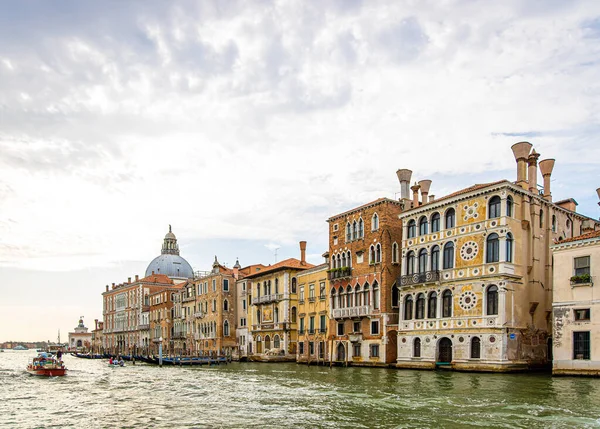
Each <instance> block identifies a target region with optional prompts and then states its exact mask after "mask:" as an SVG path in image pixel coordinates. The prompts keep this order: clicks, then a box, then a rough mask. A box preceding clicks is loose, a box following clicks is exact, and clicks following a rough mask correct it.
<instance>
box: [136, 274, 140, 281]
mask: <svg viewBox="0 0 600 429" xmlns="http://www.w3.org/2000/svg"><path fill="white" fill-rule="evenodd" d="M139 279H140V276H139V275H137V274H136V275H135V281H136V282H137V281H138V280H139Z"/></svg>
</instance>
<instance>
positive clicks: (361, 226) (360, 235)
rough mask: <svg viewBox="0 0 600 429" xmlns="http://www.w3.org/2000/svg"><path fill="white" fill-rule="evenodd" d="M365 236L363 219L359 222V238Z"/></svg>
mask: <svg viewBox="0 0 600 429" xmlns="http://www.w3.org/2000/svg"><path fill="white" fill-rule="evenodd" d="M364 236H365V225H364V222H363V220H362V218H361V219H359V220H358V238H363V237H364Z"/></svg>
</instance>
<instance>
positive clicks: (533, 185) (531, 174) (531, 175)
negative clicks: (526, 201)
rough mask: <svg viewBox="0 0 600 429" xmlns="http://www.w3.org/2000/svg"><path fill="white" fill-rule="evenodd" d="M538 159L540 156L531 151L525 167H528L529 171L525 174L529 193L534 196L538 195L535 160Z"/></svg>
mask: <svg viewBox="0 0 600 429" xmlns="http://www.w3.org/2000/svg"><path fill="white" fill-rule="evenodd" d="M539 157H540V154H539V153H537V152H536V151H535V149H533V150H532V151H531V154H530V155H529V157H528V158H527V165H528V166H529V171H528V172H527V179H528V180H529V192H532V193H534V194H537V193H538V190H537V164H538V162H537V160H538V158H539Z"/></svg>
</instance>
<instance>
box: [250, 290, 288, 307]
mask: <svg viewBox="0 0 600 429" xmlns="http://www.w3.org/2000/svg"><path fill="white" fill-rule="evenodd" d="M282 299H283V294H282V293H274V294H271V295H263V296H258V297H256V298H252V304H253V305H256V304H266V303H267V302H276V301H281V300H282Z"/></svg>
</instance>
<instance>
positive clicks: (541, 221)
mask: <svg viewBox="0 0 600 429" xmlns="http://www.w3.org/2000/svg"><path fill="white" fill-rule="evenodd" d="M543 227H544V209H540V228H543Z"/></svg>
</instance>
